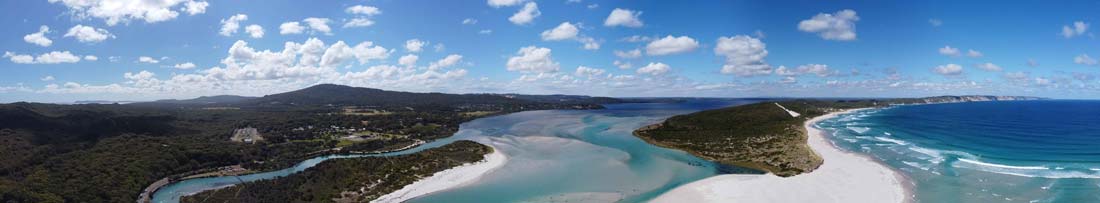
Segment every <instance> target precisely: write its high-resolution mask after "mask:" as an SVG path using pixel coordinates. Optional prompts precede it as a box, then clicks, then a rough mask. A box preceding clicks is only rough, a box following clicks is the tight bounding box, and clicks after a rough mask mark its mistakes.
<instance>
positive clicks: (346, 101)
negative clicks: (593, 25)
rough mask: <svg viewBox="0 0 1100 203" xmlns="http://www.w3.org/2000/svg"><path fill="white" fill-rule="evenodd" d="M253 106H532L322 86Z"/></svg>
mask: <svg viewBox="0 0 1100 203" xmlns="http://www.w3.org/2000/svg"><path fill="white" fill-rule="evenodd" d="M246 103H250V104H254V105H328V104H333V105H366V106H394V105H400V106H428V105H440V106H454V105H468V104H510V103H516V104H519V103H531V101H525V100H518V99H512V98H507V97H503V96H498V95H490V94H444V93H413V92H398V91H386V90H380V89H373V88H363V87H350V86H343V85H332V84H321V85H315V86H312V87H308V88H305V89H301V90H296V91H290V92H285V93H279V94H272V95H267V96H264V97H261V98H258V99H254V100H249V101H246Z"/></svg>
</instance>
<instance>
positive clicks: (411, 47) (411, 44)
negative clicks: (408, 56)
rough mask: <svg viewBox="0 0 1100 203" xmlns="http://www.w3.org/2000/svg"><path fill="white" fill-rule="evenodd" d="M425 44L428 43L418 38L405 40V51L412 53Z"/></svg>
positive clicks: (422, 47) (419, 49) (422, 48)
mask: <svg viewBox="0 0 1100 203" xmlns="http://www.w3.org/2000/svg"><path fill="white" fill-rule="evenodd" d="M425 45H428V42H427V41H423V40H420V39H410V40H406V41H405V51H408V52H414V53H415V52H420V51H421V50H424V46H425Z"/></svg>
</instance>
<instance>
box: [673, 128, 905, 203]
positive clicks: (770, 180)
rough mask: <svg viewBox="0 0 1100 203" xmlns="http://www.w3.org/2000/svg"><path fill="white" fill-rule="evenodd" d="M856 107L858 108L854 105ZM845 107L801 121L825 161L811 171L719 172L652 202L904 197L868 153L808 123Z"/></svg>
mask: <svg viewBox="0 0 1100 203" xmlns="http://www.w3.org/2000/svg"><path fill="white" fill-rule="evenodd" d="M857 110H858V109H857ZM851 111H856V110H849V111H846V112H838V113H830V114H828V115H824V116H819V117H816V118H813V119H810V120H809V121H806V124H804V126H805V127H806V130H807V132H808V134H809V140H808V141H809V145H810V148H811V149H813V150H814V152H816V153H818V155H820V156H821V157H822V158H823V159H825V163H824V164H822V165H821V166H820V167H819V168H818V169H817V170H814V171H813V172H810V173H807V174H802V175H797V176H794V177H788V178H783V177H779V176H775V175H772V174H766V175H720V176H714V177H710V178H706V179H703V180H699V181H696V182H692V183H689V184H686V185H683V186H680V187H677V188H675V189H673V190H671V191H669V192H667V193H665V194H662V195H661V196H658V197H657V198H655V199H654V200H653V201H652V202H875V203H878V202H907V201H908V200H909V196H908V192H907V191H906V187H905V186H904V185H903V184H906V183H903V181H905V179H904V178H903V177H902V176H901V175H900V174H899V173H897V172H896V171H894V170H892V169H890V168H888V167H886V166H885V165H882V164H880V163H878V162H876V161H874V160H872V159H871V158H870V157H866V156H863V155H859V154H854V153H850V152H845V151H841V150H840V149H838V148H836V147H835V146H833V145H832V143H830V142H829V141H828V140H827V139H826V138H825V137H824V136H825V134H824V132H822V131H821V130H818V129H817V128H814V127H812V124H813V123H816V122H817V121H820V120H824V119H828V118H832V117H834V116H836V115H838V114H844V113H849V112H851Z"/></svg>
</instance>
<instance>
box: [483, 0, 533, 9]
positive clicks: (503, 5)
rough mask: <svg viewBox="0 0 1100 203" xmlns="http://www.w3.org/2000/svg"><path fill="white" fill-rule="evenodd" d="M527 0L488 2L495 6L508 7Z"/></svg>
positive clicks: (490, 0)
mask: <svg viewBox="0 0 1100 203" xmlns="http://www.w3.org/2000/svg"><path fill="white" fill-rule="evenodd" d="M526 1H527V0H488V2H486V3H488V4H489V6H492V7H494V8H500V7H508V6H515V5H519V4H521V3H523V2H526Z"/></svg>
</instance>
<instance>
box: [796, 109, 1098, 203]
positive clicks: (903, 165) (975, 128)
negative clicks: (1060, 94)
mask: <svg viewBox="0 0 1100 203" xmlns="http://www.w3.org/2000/svg"><path fill="white" fill-rule="evenodd" d="M817 126H818V127H821V128H823V129H825V130H827V131H828V132H831V135H832V137H831V140H832V141H833V142H834V143H836V144H837V145H838V146H840V147H841V148H844V149H847V150H850V151H856V152H863V153H866V154H868V155H870V156H873V157H875V158H877V159H878V160H880V161H882V162H883V163H885V164H887V165H889V166H891V167H893V168H895V169H898V170H899V171H901V172H902V173H903V174H905V175H906V176H907V177H909V178H910V179H911V180H912V181H913V183H914V184H915V185H914V186H915V187H914V188H915V193H916V199H917V200H918V201H919V202H1100V101H1079V100H1043V101H1004V102H970V103H952V104H933V105H912V106H896V107H890V108H885V109H873V110H865V111H860V112H856V113H852V114H846V115H842V116H838V117H836V118H833V119H828V120H825V121H822V122H819V123H818V124H817Z"/></svg>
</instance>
